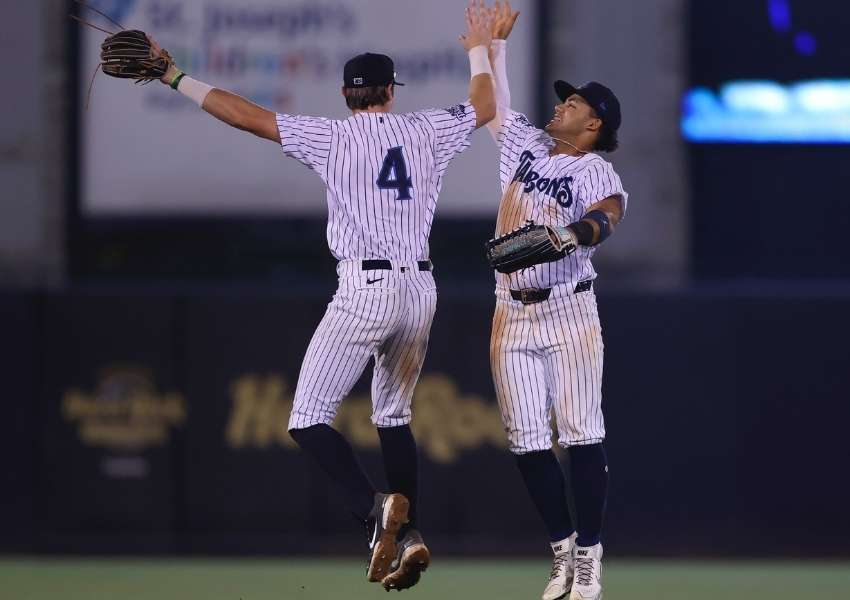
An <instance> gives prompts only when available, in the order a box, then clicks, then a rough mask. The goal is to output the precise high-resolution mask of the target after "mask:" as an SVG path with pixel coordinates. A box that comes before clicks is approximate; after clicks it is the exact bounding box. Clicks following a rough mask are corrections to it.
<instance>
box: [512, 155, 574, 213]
mask: <svg viewBox="0 0 850 600" xmlns="http://www.w3.org/2000/svg"><path fill="white" fill-rule="evenodd" d="M536 160H537V157H536V156H534V154H532V153H531V152H529V151H528V150H526V151H524V152H523V153H522V155H521V156H520V157H519V167H517V170H516V173H515V174H514V178H513V181H521V182H522V183H524V184H525V187H524V188H523V190H522V191H524V192H525V193H526V194H528V193H531V192H533V191H534V189H535V188H537V191H538V192H540V193H541V194H546V195H547V196H551V197H553V198H554V199H555V200H557V201H558V204H560V205H561V206H563V207H564V208H569V207H570V206H572V205H573V190H572V182H573V178H572V177H560V178H557V179H549V178H548V177H541V176H540V173H538V172H537V171H535V170H533V169H532V168H531V167H532V165H533V164H534V161H536Z"/></svg>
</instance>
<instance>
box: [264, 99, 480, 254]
mask: <svg viewBox="0 0 850 600" xmlns="http://www.w3.org/2000/svg"><path fill="white" fill-rule="evenodd" d="M475 121H476V117H475V109H474V108H473V107H472V105H471V104H470V103H469V102H466V103H464V104H458V105H456V106H452V107H450V108H445V109H432V110H423V111H419V112H414V113H406V114H398V115H396V114H390V113H357V114H356V115H353V116H351V117H349V118H348V119H345V120H342V121H336V120H332V119H324V118H320V117H304V116H292V115H283V114H279V115H277V123H278V129H279V131H280V138H281V145H282V147H283V151H284V153H285V154H286V155H287V156H290V157H292V158H294V159H296V160H298V161H299V162H301V163H303V164H305V165H306V166H308V167H309V168H310V169H312V170H313V171H315V172H316V174H318V175H319V176H320V177H321V178H322V180H323V181H324V182H325V185H326V186H327V201H328V246H329V247H330V250H331V253H332V254H333V255H334V257H336V258H337V259H338V260H345V259H390V260H399V261H416V260H424V259H427V258H428V257H429V247H428V236H429V235H430V233H431V225H432V223H433V221H434V212H435V210H436V207H437V196H438V195H439V193H440V187H441V186H442V180H443V174H444V173H445V171H446V168H447V167H448V164H449V162H450V161H451V159H452V158H454V157H455V156H457V155H458V154H459V153H460V152H462V151H463V150H465V149H466V148H467V147H468V146H469V137H470V135H471V134H472V132H473V131H474V130H475Z"/></svg>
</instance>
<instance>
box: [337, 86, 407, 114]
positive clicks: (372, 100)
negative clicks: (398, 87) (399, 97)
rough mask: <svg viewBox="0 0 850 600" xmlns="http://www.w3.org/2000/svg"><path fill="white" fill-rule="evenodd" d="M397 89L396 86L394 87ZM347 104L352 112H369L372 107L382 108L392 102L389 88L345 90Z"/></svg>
mask: <svg viewBox="0 0 850 600" xmlns="http://www.w3.org/2000/svg"><path fill="white" fill-rule="evenodd" d="M393 89H395V86H393ZM343 93H344V94H345V103H346V104H347V105H348V108H350V109H351V110H367V109H368V108H369V107H370V106H381V105H382V104H386V103H387V102H389V101H390V94H389V92H388V91H387V86H385V85H382V86H380V87H364V88H344V91H343Z"/></svg>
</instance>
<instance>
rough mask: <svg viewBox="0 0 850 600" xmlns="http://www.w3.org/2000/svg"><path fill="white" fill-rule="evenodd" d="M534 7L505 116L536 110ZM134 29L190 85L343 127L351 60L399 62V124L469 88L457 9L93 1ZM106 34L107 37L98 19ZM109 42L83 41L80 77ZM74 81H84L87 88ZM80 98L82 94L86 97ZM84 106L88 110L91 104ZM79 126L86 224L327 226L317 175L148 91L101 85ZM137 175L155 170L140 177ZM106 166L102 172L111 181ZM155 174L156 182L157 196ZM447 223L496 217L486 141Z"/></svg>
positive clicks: (297, 0) (484, 136)
mask: <svg viewBox="0 0 850 600" xmlns="http://www.w3.org/2000/svg"><path fill="white" fill-rule="evenodd" d="M534 4H535V2H534V1H533V0H518V1H517V2H515V5H516V6H517V8H519V9H520V10H522V11H523V16H522V21H521V23H522V24H521V26H518V27H517V28H516V31H515V33H514V34H513V35H512V37H511V50H510V57H509V69H510V78H511V84H512V93H513V105H514V107H516V109H517V110H521V111H530V110H532V108H533V102H534V97H535V96H534V94H533V90H532V87H533V84H534V76H535V66H534V55H535V49H536V46H537V44H536V41H535V39H534V32H535V15H534ZM92 5H93V6H95V7H96V8H98V9H100V10H103V11H105V12H106V14H108V15H109V16H110V17H111V18H113V19H114V20H115V21H117V22H118V23H120V24H121V25H123V26H124V27H126V28H128V29H142V30H144V31H146V32H148V33H150V34H151V35H153V36H154V37H155V38H156V40H157V41H158V42H160V44H161V45H162V46H163V47H164V48H166V49H167V50H168V51H169V52H170V53H171V54H172V55H173V56H174V58H175V60H176V61H177V64H178V65H179V66H180V67H181V68H182V69H184V70H185V71H186V72H187V73H189V74H191V75H192V76H194V77H195V78H197V79H200V80H202V81H205V82H207V83H209V84H210V85H214V86H218V87H221V88H224V89H227V90H231V91H233V92H235V93H237V94H240V95H243V96H245V97H247V98H249V99H251V100H253V101H254V102H256V103H258V104H260V105H262V106H264V107H267V108H268V109H269V110H274V111H276V112H282V113H289V114H305V115H313V116H324V117H329V118H335V119H345V118H347V117H349V116H350V112H349V111H348V109H347V107H346V105H345V101H344V99H343V98H342V96H341V87H342V69H343V65H344V64H345V62H346V60H348V59H349V58H351V57H352V56H355V55H357V54H360V53H362V52H367V51H372V52H381V53H385V54H388V55H390V56H392V57H393V58H394V60H395V66H396V71H397V73H398V80H399V81H401V82H403V83H405V84H406V85H405V87H399V88H397V89H396V94H397V100H396V104H395V111H396V112H408V111H414V110H420V109H424V108H432V107H444V106H453V105H455V104H457V103H458V102H462V101H464V100H465V99H466V98H467V96H468V88H469V61H468V60H467V57H466V53H465V51H464V50H463V48H462V47H461V45H460V44H459V42H458V36H459V34H461V33H463V31H464V29H465V25H464V15H463V9H464V6H465V3H464V2H459V1H458V0H430V1H428V2H419V1H417V0H402V1H393V2H389V1H387V0H318V1H315V2H308V1H305V0H285V1H281V0H275V1H271V0H240V2H223V1H221V0H181V1H177V0H99V1H97V2H92ZM86 16H87V17H92V18H94V19H96V22H97V23H99V24H102V25H104V27H105V28H106V29H110V28H111V29H112V30H114V29H115V27H114V26H112V25H109V24H108V23H107V22H106V21H103V20H102V19H98V18H97V16H96V15H94V16H92V15H91V14H87V15H86ZM104 37H105V34H103V33H101V32H99V31H96V30H93V29H90V28H85V29H84V31H83V32H82V34H81V39H82V43H81V48H80V63H81V65H82V68H81V72H82V73H90V72H92V71H93V70H94V69H95V66H96V65H97V63H98V57H99V55H100V44H101V42H102V41H103V38H104ZM81 77H82V75H81ZM80 93H81V94H83V95H85V94H87V85H82V84H81V85H80ZM82 104H85V99H84V101H83V103H82ZM81 118H82V140H81V141H82V148H81V150H82V157H83V160H82V164H83V166H82V169H83V172H82V182H83V188H82V203H81V204H82V208H83V211H84V212H85V213H86V214H87V215H110V216H131V215H145V216H152V215H160V216H161V215H208V214H217V215H226V214H238V215H264V214H274V215H277V216H280V215H296V214H297V215H302V216H304V215H317V216H322V215H324V214H325V213H326V208H325V194H324V187H323V185H322V182H321V180H320V179H319V178H318V177H316V175H315V174H313V173H312V172H310V171H309V170H308V169H306V168H304V167H303V166H302V165H300V164H298V163H297V162H296V161H294V160H290V159H286V158H285V157H284V156H283V154H282V152H281V150H280V148H278V147H275V145H273V144H271V143H269V142H267V141H263V140H259V139H257V138H254V137H253V136H251V135H249V134H246V133H243V132H240V131H237V130H235V129H232V128H230V127H227V126H225V125H223V124H222V123H218V122H216V121H215V120H214V119H213V118H212V117H210V116H209V115H206V114H204V113H203V112H202V111H200V110H199V109H198V107H197V106H195V105H194V104H193V103H192V102H191V101H190V100H188V99H187V98H185V97H182V96H181V95H179V94H177V93H175V92H172V91H171V90H169V89H167V88H165V87H164V86H162V85H160V84H159V83H158V82H155V83H153V84H151V85H148V86H145V87H139V86H134V85H132V83H131V82H129V81H118V80H115V79H110V78H108V77H106V76H104V75H102V74H100V75H99V76H98V79H97V80H96V82H95V85H94V89H93V92H92V94H91V104H90V106H89V109H88V110H87V111H84V113H83V114H82V116H81ZM140 164H145V165H147V167H149V168H144V169H140V168H139V165H140ZM106 166H108V168H105V167H106ZM151 172H154V173H156V182H155V184H154V186H155V191H153V192H152V190H151ZM443 189H444V194H443V198H444V201H443V202H442V204H441V211H440V212H441V214H444V215H449V214H453V215H482V216H486V217H492V216H493V215H495V210H496V209H495V207H496V203H497V201H498V195H499V185H498V161H497V152H496V147H495V144H494V143H493V140H492V139H491V138H490V136H489V134H488V133H486V132H484V131H483V130H482V131H478V132H477V133H475V134H474V140H473V145H472V148H470V149H469V150H468V151H467V152H466V153H465V154H464V155H462V156H460V157H459V158H458V159H456V160H455V162H454V164H453V165H452V167H451V168H450V169H449V173H448V175H447V177H446V179H445V181H444V187H443Z"/></svg>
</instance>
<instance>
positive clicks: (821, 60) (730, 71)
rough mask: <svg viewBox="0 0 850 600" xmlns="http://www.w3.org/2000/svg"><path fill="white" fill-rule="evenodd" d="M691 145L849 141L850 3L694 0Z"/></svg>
mask: <svg viewBox="0 0 850 600" xmlns="http://www.w3.org/2000/svg"><path fill="white" fill-rule="evenodd" d="M690 9H691V11H690V15H691V32H690V34H691V35H690V40H691V48H690V52H691V60H690V63H691V64H690V66H691V87H690V89H689V90H688V91H687V93H686V94H685V97H684V99H683V102H682V123H681V125H682V134H683V136H684V137H685V139H687V140H689V141H691V142H696V143H700V142H710V143H801V144H817V143H823V144H850V50H848V47H849V46H850V44H847V42H846V39H845V33H844V30H845V29H846V26H847V25H850V2H842V1H838V0H806V1H796V2H795V1H792V0H750V1H741V0H716V1H713V2H706V1H705V0H693V1H692V2H691V5H690Z"/></svg>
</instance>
